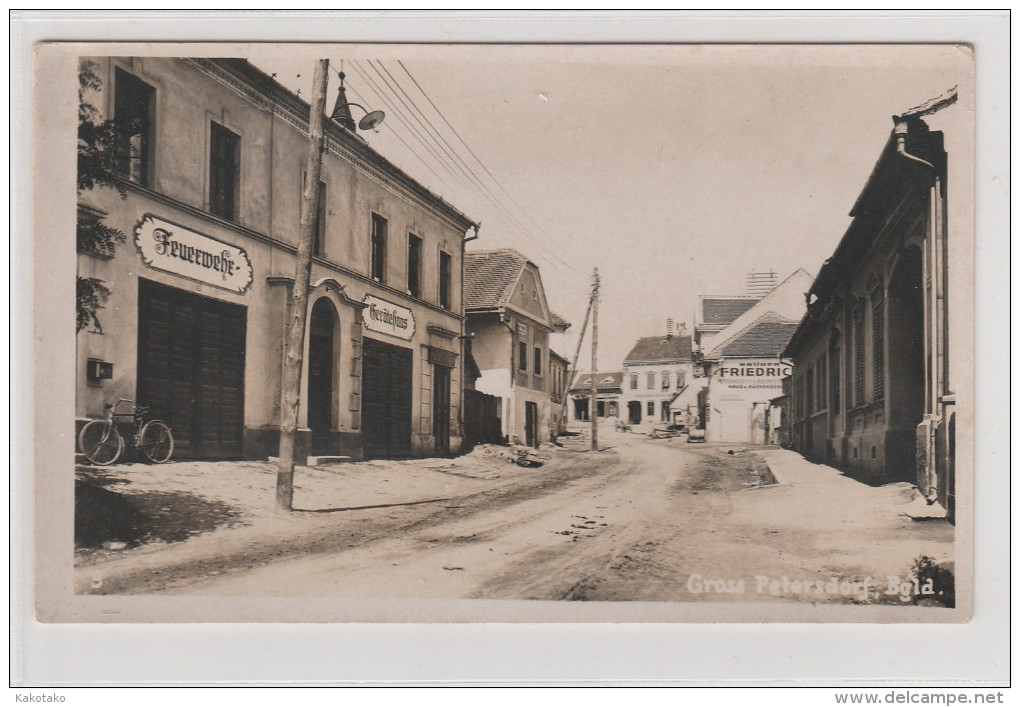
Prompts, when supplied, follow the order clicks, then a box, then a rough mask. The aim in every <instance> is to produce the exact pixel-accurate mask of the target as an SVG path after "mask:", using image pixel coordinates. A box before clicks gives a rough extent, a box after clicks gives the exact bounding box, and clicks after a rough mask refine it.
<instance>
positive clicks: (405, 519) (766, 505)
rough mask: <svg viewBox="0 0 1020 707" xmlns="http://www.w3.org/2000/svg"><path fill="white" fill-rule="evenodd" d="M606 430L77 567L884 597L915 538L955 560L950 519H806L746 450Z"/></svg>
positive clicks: (375, 584)
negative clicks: (370, 497) (428, 480)
mask: <svg viewBox="0 0 1020 707" xmlns="http://www.w3.org/2000/svg"><path fill="white" fill-rule="evenodd" d="M603 442H604V445H605V446H606V447H608V449H606V450H604V451H601V452H599V453H591V452H584V451H581V449H580V448H575V449H574V450H568V451H560V452H559V453H558V454H556V455H554V457H553V458H552V459H551V460H550V461H549V462H548V463H547V464H546V465H545V466H543V467H541V468H539V469H535V470H529V471H524V470H519V468H518V467H512V468H513V469H514V470H519V473H516V472H515V473H511V474H503V473H501V474H498V475H493V474H487V473H484V472H480V471H479V470H477V469H474V470H470V471H464V472H463V473H460V472H454V473H455V474H456V475H457V476H458V478H457V479H456V480H457V481H458V484H456V485H455V486H454V487H453V488H451V493H450V494H449V495H448V496H446V497H444V498H438V499H426V500H424V501H423V502H409V503H403V504H394V505H392V506H385V505H384V506H382V507H368V506H366V507H362V508H356V509H323V511H322V512H319V513H306V514H303V515H304V516H305V518H303V519H300V521H299V522H297V523H296V524H295V522H294V520H293V519H290V520H288V521H286V524H285V525H281V524H284V523H285V521H282V520H281V521H278V525H277V527H276V528H275V530H274V529H273V528H270V527H269V526H268V525H267V524H266V523H262V524H259V525H257V526H253V527H249V528H240V529H233V530H231V531H225V532H221V533H218V534H213V535H214V536H215V537H210V538H208V539H207V541H206V542H205V543H204V544H203V543H202V542H200V541H189V544H190V549H189V548H183V547H182V548H181V549H177V550H176V554H175V553H169V554H167V553H165V552H164V553H149V554H145V553H139V554H138V555H136V556H135V557H134V558H129V557H125V558H123V559H122V560H120V561H119V562H113V563H107V564H102V563H101V564H99V565H97V566H83V567H81V568H80V570H79V578H80V582H79V590H80V591H86V592H89V591H91V592H101V593H108V592H115V593H167V594H182V595H217V596H220V595H222V596H311V597H326V596H328V597H349V598H365V597H372V598H419V599H425V598H446V599H449V598H487V599H546V600H620V601H628V600H629V601H633V600H654V601H748V600H753V601H796V602H820V601H821V602H839V603H865V602H867V603H871V602H875V601H887V599H886V598H884V597H883V593H882V592H881V591H880V589H879V587H878V585H879V584H880V580H879V579H876V586H873V587H864V588H863V591H860V590H862V587H861V580H863V578H865V577H869V576H870V577H875V578H882V579H884V577H885V576H886V575H887V574H889V573H899V574H904V573H905V572H906V571H907V570H908V566H909V563H910V561H911V560H912V559H913V557H915V556H917V555H919V554H922V549H923V548H935V550H930V551H931V552H933V553H936V552H941V553H942V556H941V557H938V558H937V559H940V560H941V559H946V556H947V553H948V554H949V559H951V546H952V528H951V527H950V526H948V525H946V524H942V525H941V526H936V525H934V524H930V523H929V524H916V523H910V522H909V520H908V521H904V520H903V519H902V518H897V517H891V518H890V517H888V516H889V515H890V514H889V513H888V512H887V511H883V512H882V513H881V514H879V513H873V514H872V515H871V516H869V515H868V513H867V512H865V511H861V510H858V509H854V508H852V507H850V508H847V507H846V505H845V504H842V503H840V501H841V499H833V498H826V497H821V496H820V497H819V498H817V499H807V501H806V502H807V503H810V504H813V505H816V506H819V507H820V512H819V513H818V514H816V516H815V517H812V518H811V519H810V521H809V524H810V525H811V527H810V528H805V527H804V522H805V521H804V519H803V517H802V516H804V515H805V514H803V513H799V512H797V511H796V509H797V508H799V507H800V505H798V504H801V505H802V504H803V503H805V499H803V498H800V497H798V496H797V495H796V493H795V492H794V491H793V490H791V489H784V488H783V487H782V486H771V487H764V486H763V476H762V474H763V473H764V474H767V469H766V468H765V466H764V465H763V464H762V463H761V461H760V458H759V457H758V455H756V454H754V453H752V452H744V451H740V450H737V453H736V454H729V453H727V452H728V451H729V450H728V448H726V447H721V448H720V447H712V446H707V445H688V444H684V443H682V442H680V441H679V440H658V441H653V440H649V439H647V438H645V437H643V436H638V435H628V434H613V433H611V432H610V433H608V434H606V435H604V439H603ZM503 468H504V469H505V468H506V467H503ZM444 473H449V472H444ZM854 483H856V482H854ZM811 492H812V491H811V490H810V489H808V490H807V491H805V493H811ZM822 492H823V490H819V491H816V492H815V493H822ZM904 492H905V489H899V488H890V489H886V488H883V489H871V488H868V487H863V486H862V487H861V493H862V494H866V493H871V494H884V497H886V498H892V496H890V494H893V495H895V494H903V493H904ZM864 498H865V496H862V499H864ZM893 500H895V498H893ZM862 502H864V501H862ZM819 519H820V520H819ZM269 525H271V524H269ZM819 526H820V527H819ZM849 526H853V529H854V530H855V532H860V533H861V535H860V537H857V538H855V536H854V535H853V533H850V534H849V535H848V530H849ZM862 540H863V542H862ZM90 573H91V575H90ZM90 576H91V577H92V581H91V584H90V583H89V577H90ZM841 582H842V585H843V591H840V590H839V587H840V583H841ZM825 583H829V585H828V588H827V589H826V587H825ZM891 601H895V597H894V598H893V599H892V600H891Z"/></svg>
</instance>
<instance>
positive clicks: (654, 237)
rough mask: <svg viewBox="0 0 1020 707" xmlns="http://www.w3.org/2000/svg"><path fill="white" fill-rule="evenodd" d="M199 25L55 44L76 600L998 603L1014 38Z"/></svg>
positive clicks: (48, 219) (839, 609) (586, 607)
mask: <svg viewBox="0 0 1020 707" xmlns="http://www.w3.org/2000/svg"><path fill="white" fill-rule="evenodd" d="M171 39H173V40H177V35H174V36H168V38H167V41H160V42H146V41H141V38H139V40H138V41H118V42H112V41H91V40H90V41H67V42H64V41H45V42H39V43H37V44H35V45H34V46H33V47H32V48H31V55H32V62H31V67H30V69H27V73H28V75H30V77H31V79H30V93H31V97H32V104H31V141H30V142H29V143H28V144H29V147H28V149H29V150H30V153H31V160H32V170H33V179H32V182H31V184H30V185H26V186H25V188H26V190H29V191H30V193H31V195H32V198H31V199H30V201H29V203H25V204H23V205H22V208H23V209H24V210H25V211H28V212H30V213H31V219H32V220H31V229H32V231H31V242H32V258H31V261H30V262H31V270H32V272H33V276H32V277H33V278H34V280H33V282H32V284H31V288H32V292H33V297H34V299H33V304H32V307H33V313H32V330H33V336H32V350H33V354H32V355H33V362H34V371H35V373H34V375H35V383H34V396H35V408H34V410H35V412H34V425H35V430H36V432H35V435H34V438H33V439H34V441H33V444H34V447H35V453H34V463H33V465H32V468H31V470H26V474H27V475H26V476H24V477H22V478H23V479H24V480H23V481H22V482H18V481H16V482H15V492H16V493H17V492H20V493H22V494H24V495H25V496H24V497H25V498H26V499H27V500H26V503H27V504H28V505H27V507H30V508H31V511H32V514H31V517H30V519H29V520H28V522H30V523H31V530H30V531H29V532H30V537H29V539H28V542H29V543H30V544H31V547H32V548H33V554H32V556H31V558H24V559H18V558H15V559H16V561H18V562H21V563H23V564H24V565H25V567H30V569H26V570H25V574H26V575H27V576H29V577H30V578H31V579H30V580H29V583H30V585H31V588H32V593H31V594H30V597H31V598H30V599H29V600H27V601H30V602H31V603H32V604H33V606H32V608H31V609H30V611H34V614H35V618H36V619H37V620H38V621H39V622H41V624H44V625H52V626H73V625H75V624H84V625H92V624H110V625H119V626H122V627H123V628H124V629H130V628H132V626H131V625H136V626H141V625H147V626H152V625H154V624H163V625H167V626H172V625H175V624H187V625H192V626H195V627H199V626H202V625H209V624H233V625H237V626H243V625H249V627H250V629H249V630H252V631H258V630H259V629H258V628H257V627H258V626H259V625H264V624H274V625H287V624H291V625H323V626H327V625H334V626H336V625H340V626H342V625H350V626H352V627H354V626H358V625H361V626H364V625H372V624H390V625H393V626H395V627H397V626H399V625H400V624H416V625H434V626H436V627H441V626H443V625H450V624H468V625H470V624H475V625H479V626H481V625H491V624H522V625H524V624H526V625H528V626H529V627H533V626H536V625H547V626H550V627H551V626H554V625H560V626H569V625H576V626H578V627H579V628H583V625H588V626H592V625H598V624H631V625H642V624H658V625H662V626H665V625H671V624H672V625H682V624H691V625H700V626H702V627H704V628H705V630H708V631H713V630H714V631H715V632H716V637H717V638H721V637H722V632H723V631H724V630H725V629H724V626H725V625H735V624H750V625H755V624H756V625H759V626H763V627H764V626H773V625H777V624H793V625H797V624H803V625H821V624H824V625H829V626H831V625H851V624H858V625H862V627H863V625H882V626H884V627H889V629H890V630H895V629H894V628H893V626H894V625H913V626H926V625H927V626H931V627H933V628H935V626H933V625H939V624H942V625H947V626H952V625H956V626H958V625H960V624H966V623H968V622H970V621H971V620H972V618H973V616H974V613H975V611H976V610H977V609H978V608H979V605H978V604H977V603H976V602H975V593H976V591H977V584H978V582H979V581H980V580H978V579H976V575H975V553H976V550H977V548H976V547H975V517H976V512H975V493H976V491H975V489H976V487H977V486H978V485H979V484H980V483H981V482H980V481H979V480H977V479H976V476H979V474H976V465H975V453H976V449H975V439H976V435H977V432H976V426H975V410H976V399H977V393H976V370H977V358H976V355H975V351H976V341H977V338H976V321H975V308H976V304H977V302H978V300H979V298H978V296H977V294H978V292H979V289H980V285H979V283H978V282H977V281H976V277H975V267H976V260H975V253H976V248H975V242H976V237H977V235H978V234H977V232H976V229H975V222H976V219H977V217H978V214H977V210H978V206H977V204H978V193H977V191H978V190H977V189H976V186H975V185H976V181H975V166H976V164H977V154H978V144H979V142H978V130H977V127H976V125H977V123H978V121H979V119H980V116H981V106H980V105H979V103H978V101H977V100H976V95H977V94H976V93H975V87H976V81H975V76H976V63H975V57H976V54H975V51H974V47H973V46H971V45H970V44H968V43H965V42H954V41H924V42H915V43H902V42H895V41H873V42H867V43H865V42H863V41H844V42H830V43H810V42H792V41H789V42H774V43H765V42H761V41H745V42H728V43H719V42H710V41H703V42H684V43H680V42H666V41H648V42H637V41H631V42H620V43H597V42H545V43H527V42H500V43H486V42H484V41H471V38H470V37H464V38H462V39H459V41H457V42H413V41H408V40H406V39H405V41H386V40H384V39H379V40H377V41H372V40H371V39H370V38H369V37H367V36H366V39H365V40H364V41H350V40H346V41H341V40H340V39H337V40H336V41H302V38H301V37H294V38H293V40H289V41H251V42H248V41H244V40H239V41H208V40H207V39H206V38H205V37H196V38H195V40H194V41H170V40H171ZM72 176H73V177H74V179H73V182H74V183H73V184H72ZM72 229H73V230H74V233H75V235H76V239H75V248H74V250H73V251H72V250H71V249H70V232H71V230H72ZM72 276H73V277H74V282H75V285H74V290H73V293H72V290H71V285H70V282H71V277H72ZM58 279H59V282H57V280H58ZM72 299H73V302H72ZM72 307H73V309H74V319H75V324H74V328H73V329H72V328H71V317H70V315H71V309H72ZM19 483H21V484H22V486H21V487H19V486H18V484H19ZM713 624H714V625H715V626H714V627H713V626H711V625H713ZM72 630H73V629H72ZM267 630H270V629H267ZM273 630H275V629H273ZM549 630H550V631H552V629H551V628H550V629H549ZM829 630H831V628H830V629H829ZM550 635H553V634H550Z"/></svg>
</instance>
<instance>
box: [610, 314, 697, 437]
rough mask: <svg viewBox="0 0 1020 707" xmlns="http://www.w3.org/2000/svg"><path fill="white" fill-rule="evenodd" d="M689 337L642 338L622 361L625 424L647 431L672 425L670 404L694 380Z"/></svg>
mask: <svg viewBox="0 0 1020 707" xmlns="http://www.w3.org/2000/svg"><path fill="white" fill-rule="evenodd" d="M692 354H693V352H692V349H691V337H690V336H689V335H688V334H686V333H680V334H674V333H673V332H672V331H670V330H669V329H667V332H666V335H665V336H644V337H641V338H640V339H638V340H637V343H635V344H634V347H633V348H632V349H631V350H630V352H629V353H628V354H627V357H626V358H625V359H624V361H623V380H622V388H623V391H622V394H621V405H622V409H621V414H622V415H623V416H624V419H625V420H626V422H627V423H628V424H630V425H632V426H636V427H638V428H639V429H644V430H650V429H651V428H653V427H655V426H657V425H664V424H665V425H668V424H671V423H672V419H673V416H672V413H671V411H670V403H671V402H672V401H673V399H674V398H675V397H676V394H677V393H678V392H680V391H682V390H683V389H684V388H686V387H687V386H688V385H689V384H690V383H691V381H692V380H693V378H694V362H693V355H692Z"/></svg>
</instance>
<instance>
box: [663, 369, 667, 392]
mask: <svg viewBox="0 0 1020 707" xmlns="http://www.w3.org/2000/svg"><path fill="white" fill-rule="evenodd" d="M662 389H663V390H669V371H663V372H662Z"/></svg>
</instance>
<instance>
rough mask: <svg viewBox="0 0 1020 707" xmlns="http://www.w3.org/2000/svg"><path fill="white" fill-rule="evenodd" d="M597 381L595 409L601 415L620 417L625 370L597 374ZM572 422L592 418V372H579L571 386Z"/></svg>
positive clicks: (587, 420)
mask: <svg viewBox="0 0 1020 707" xmlns="http://www.w3.org/2000/svg"><path fill="white" fill-rule="evenodd" d="M597 378H598V380H597V381H596V383H595V386H596V387H595V398H596V406H595V411H596V414H597V415H598V416H599V417H612V418H619V417H620V395H621V393H622V388H621V385H622V381H623V371H610V372H608V373H599V374H597ZM570 420H571V422H589V421H590V420H591V373H583V372H582V373H578V374H577V375H576V376H574V383H573V385H571V386H570Z"/></svg>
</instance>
